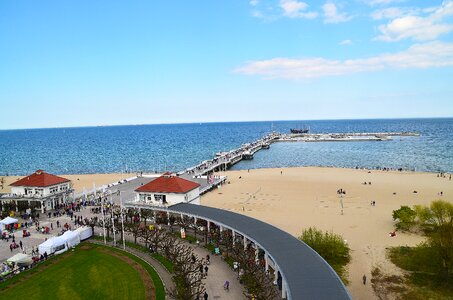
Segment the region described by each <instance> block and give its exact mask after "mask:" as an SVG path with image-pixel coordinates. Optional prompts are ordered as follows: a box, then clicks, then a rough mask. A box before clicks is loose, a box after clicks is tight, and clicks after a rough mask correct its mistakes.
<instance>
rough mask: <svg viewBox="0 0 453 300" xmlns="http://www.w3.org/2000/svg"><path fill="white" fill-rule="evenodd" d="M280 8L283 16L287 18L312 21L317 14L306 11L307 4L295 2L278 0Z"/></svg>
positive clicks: (295, 0) (294, 0)
mask: <svg viewBox="0 0 453 300" xmlns="http://www.w3.org/2000/svg"><path fill="white" fill-rule="evenodd" d="M280 8H281V9H283V15H284V16H286V17H289V18H304V19H314V18H316V17H317V16H318V13H316V12H313V11H307V8H308V4H307V3H305V2H302V1H297V0H280Z"/></svg>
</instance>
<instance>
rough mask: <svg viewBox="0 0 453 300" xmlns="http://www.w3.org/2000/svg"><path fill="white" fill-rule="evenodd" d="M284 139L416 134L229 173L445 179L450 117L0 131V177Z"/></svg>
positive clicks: (121, 164) (262, 161)
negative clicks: (279, 170) (292, 132)
mask: <svg viewBox="0 0 453 300" xmlns="http://www.w3.org/2000/svg"><path fill="white" fill-rule="evenodd" d="M272 124H273V129H274V130H276V131H280V132H288V131H289V129H290V128H293V127H308V126H309V127H310V130H311V132H314V133H315V132H383V131H417V132H420V134H421V136H420V137H404V138H399V137H395V138H394V140H392V141H388V142H347V143H345V142H338V143H275V144H273V145H272V146H271V149H270V150H262V151H259V152H258V153H257V154H256V155H255V158H254V160H252V161H244V162H241V163H239V164H237V165H236V166H234V169H248V168H265V167H266V168H267V167H287V166H337V167H356V166H359V167H369V168H374V167H393V168H400V167H401V168H404V169H415V170H419V171H433V172H440V171H443V172H453V118H448V119H392V120H389V119H385V120H335V121H332V120H323V121H274V122H239V123H203V124H199V123H197V124H171V125H137V126H109V127H79V128H58V129H28V130H2V131H0V174H1V175H6V174H14V175H24V174H29V173H32V172H34V171H35V170H36V169H44V170H46V171H48V172H51V173H57V174H63V173H66V174H68V173H74V174H76V173H111V172H124V171H125V170H129V171H145V172H146V171H163V170H170V171H179V170H182V169H184V168H187V167H190V166H192V165H195V164H197V163H199V162H201V161H203V160H206V159H210V158H212V157H213V155H214V154H215V153H216V152H219V151H228V150H231V149H233V148H237V147H239V146H241V145H242V144H244V143H247V142H250V141H253V140H255V139H258V138H260V137H261V136H263V135H264V134H266V133H269V132H270V131H271V126H272Z"/></svg>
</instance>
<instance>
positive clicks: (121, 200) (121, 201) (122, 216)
mask: <svg viewBox="0 0 453 300" xmlns="http://www.w3.org/2000/svg"><path fill="white" fill-rule="evenodd" d="M120 204H121V206H120V209H121V231H122V233H123V234H122V236H123V249H124V250H126V238H125V236H124V211H123V209H124V207H123V197H121V192H120Z"/></svg>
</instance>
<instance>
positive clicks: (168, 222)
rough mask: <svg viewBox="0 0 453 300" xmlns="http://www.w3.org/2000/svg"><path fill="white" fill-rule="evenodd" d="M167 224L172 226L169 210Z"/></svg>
mask: <svg viewBox="0 0 453 300" xmlns="http://www.w3.org/2000/svg"><path fill="white" fill-rule="evenodd" d="M167 225H168V226H170V212H168V211H167Z"/></svg>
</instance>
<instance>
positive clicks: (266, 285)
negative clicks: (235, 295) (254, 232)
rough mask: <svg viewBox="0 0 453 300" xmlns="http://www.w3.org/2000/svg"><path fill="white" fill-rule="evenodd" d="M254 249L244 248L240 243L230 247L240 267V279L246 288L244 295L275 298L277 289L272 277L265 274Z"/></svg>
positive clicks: (254, 297)
mask: <svg viewBox="0 0 453 300" xmlns="http://www.w3.org/2000/svg"><path fill="white" fill-rule="evenodd" d="M255 251H256V250H255V249H254V248H253V247H248V249H244V247H243V246H242V245H235V246H233V247H232V248H231V254H232V257H233V258H234V259H235V260H236V261H237V262H238V263H239V268H240V269H241V272H240V273H241V277H240V280H241V281H242V283H243V284H244V286H245V288H246V290H245V291H244V295H245V296H246V297H247V298H249V299H257V300H273V299H277V297H278V291H277V289H276V287H275V286H274V284H273V277H272V276H270V274H266V272H265V270H264V268H263V266H262V265H261V264H260V261H259V260H257V259H256V252H255Z"/></svg>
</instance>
